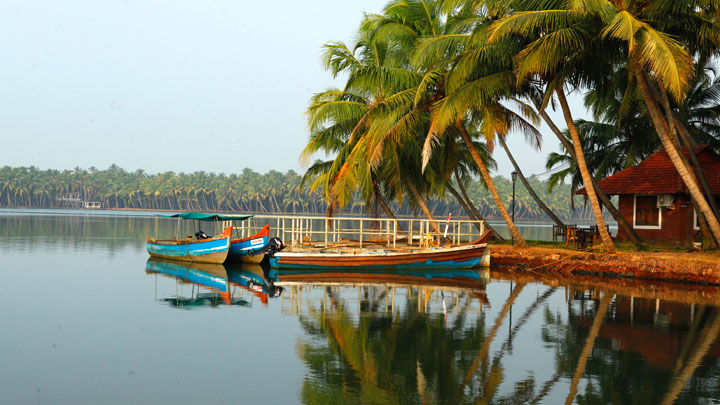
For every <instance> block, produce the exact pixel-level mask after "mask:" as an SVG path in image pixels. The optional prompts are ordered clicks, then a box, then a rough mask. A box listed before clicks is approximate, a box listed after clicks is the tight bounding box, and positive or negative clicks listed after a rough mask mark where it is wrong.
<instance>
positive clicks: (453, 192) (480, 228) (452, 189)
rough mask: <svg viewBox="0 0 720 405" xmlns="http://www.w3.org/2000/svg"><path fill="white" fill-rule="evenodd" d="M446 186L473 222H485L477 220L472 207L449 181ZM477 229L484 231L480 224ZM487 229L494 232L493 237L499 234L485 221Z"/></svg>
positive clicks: (476, 225) (480, 219)
mask: <svg viewBox="0 0 720 405" xmlns="http://www.w3.org/2000/svg"><path fill="white" fill-rule="evenodd" d="M445 186H446V187H447V189H448V191H449V192H450V194H452V195H453V196H454V197H455V199H457V200H458V202H459V203H460V205H462V207H463V210H465V212H466V213H467V214H468V217H470V219H472V220H473V221H484V220H483V219H482V218H477V217H476V216H475V214H474V213H473V212H472V210H471V209H470V207H469V206H468V205H467V203H466V202H465V200H463V198H462V196H461V195H460V193H458V191H457V190H455V187H453V186H452V184H450V182H449V181H448V182H446V183H445ZM475 228H476V229H477V230H478V231H482V226H480V224H478V223H475ZM485 229H486V230H489V231H493V235H496V234H497V232H495V230H494V229H493V228H492V227H491V226H490V225H488V223H487V221H485Z"/></svg>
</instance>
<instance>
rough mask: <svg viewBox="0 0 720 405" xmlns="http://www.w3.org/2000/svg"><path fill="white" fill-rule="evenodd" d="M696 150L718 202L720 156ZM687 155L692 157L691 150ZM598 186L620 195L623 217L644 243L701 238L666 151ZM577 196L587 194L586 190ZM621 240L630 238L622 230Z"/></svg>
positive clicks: (701, 148) (704, 149)
mask: <svg viewBox="0 0 720 405" xmlns="http://www.w3.org/2000/svg"><path fill="white" fill-rule="evenodd" d="M693 150H694V152H695V155H696V156H697V158H698V161H699V162H700V167H701V168H702V169H703V172H704V174H705V178H706V179H707V181H708V184H709V185H710V189H711V190H712V193H713V197H714V198H715V201H718V202H720V155H718V154H717V153H715V152H714V151H713V150H712V148H710V147H709V146H707V145H700V146H695V147H694V148H693ZM683 153H684V154H685V156H686V157H687V156H688V150H687V149H685V150H684V151H683ZM696 176H697V173H696ZM598 186H599V187H600V188H601V189H602V190H603V192H605V194H607V195H617V196H619V201H618V210H619V211H620V214H621V215H622V216H623V217H624V218H625V219H626V220H627V222H628V223H629V224H630V225H631V226H632V227H633V229H635V232H637V234H638V235H639V236H640V237H641V238H642V239H643V240H644V241H646V242H652V243H661V244H671V245H682V246H687V245H690V244H691V243H692V242H693V241H697V240H700V239H701V236H700V226H699V224H698V220H697V213H696V212H695V209H694V207H693V204H692V201H691V200H690V195H689V193H688V190H687V187H685V183H683V181H682V179H681V178H680V175H679V174H678V173H677V171H676V170H675V166H673V164H672V161H670V158H669V157H668V155H667V152H665V149H664V148H663V149H660V150H659V151H657V152H655V153H653V154H652V155H650V156H648V157H647V158H646V159H645V160H643V161H642V162H640V164H638V165H637V166H633V167H630V168H628V169H625V170H623V171H620V172H618V173H615V174H613V175H612V176H610V177H608V178H605V179H603V180H600V181H599V182H598ZM577 194H583V195H585V194H586V192H585V189H584V188H583V189H581V190H578V191H577ZM617 239H618V240H627V239H628V236H627V234H626V233H625V232H623V230H622V228H620V229H619V230H618V235H617Z"/></svg>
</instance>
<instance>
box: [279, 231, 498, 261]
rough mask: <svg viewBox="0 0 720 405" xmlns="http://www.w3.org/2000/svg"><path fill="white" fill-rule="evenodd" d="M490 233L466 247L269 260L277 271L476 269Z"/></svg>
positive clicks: (300, 254) (288, 255)
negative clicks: (323, 269)
mask: <svg viewBox="0 0 720 405" xmlns="http://www.w3.org/2000/svg"><path fill="white" fill-rule="evenodd" d="M489 238H490V233H489V232H488V233H486V234H485V235H483V236H482V237H481V238H480V239H478V240H477V241H475V242H473V243H472V244H469V245H461V246H453V247H447V248H430V249H412V250H410V249H407V250H360V249H358V250H356V251H348V252H342V253H341V252H333V253H322V252H279V253H276V254H275V256H274V257H271V258H270V266H272V267H273V268H277V269H322V268H325V269H361V268H363V269H418V270H428V269H436V268H454V269H458V268H472V267H475V266H478V265H479V264H480V262H481V260H482V256H483V253H484V252H485V249H486V248H487V240H488V239H489Z"/></svg>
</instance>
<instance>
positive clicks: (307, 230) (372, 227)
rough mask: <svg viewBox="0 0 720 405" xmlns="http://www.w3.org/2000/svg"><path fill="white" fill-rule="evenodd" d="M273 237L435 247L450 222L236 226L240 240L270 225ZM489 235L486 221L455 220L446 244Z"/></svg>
mask: <svg viewBox="0 0 720 405" xmlns="http://www.w3.org/2000/svg"><path fill="white" fill-rule="evenodd" d="M266 224H269V225H270V236H277V237H279V238H280V239H282V241H283V243H285V244H286V245H288V246H298V245H301V244H309V245H315V246H318V245H321V246H331V245H333V244H334V245H338V244H343V243H356V244H359V245H360V247H362V246H363V245H368V244H376V245H377V244H382V245H386V246H387V247H396V246H397V245H398V244H406V245H432V244H435V245H437V244H440V243H442V242H441V240H442V237H443V235H444V232H445V224H446V221H443V220H437V221H430V220H427V219H415V218H398V219H397V220H394V219H391V218H360V217H331V218H327V217H320V216H294V215H255V216H254V217H252V218H250V219H248V220H246V221H243V222H241V223H235V224H234V225H235V226H236V231H237V232H238V233H239V234H240V237H248V236H251V235H253V234H255V233H257V232H258V231H260V229H261V228H262V227H263V226H264V225H266ZM484 232H485V221H471V220H462V219H461V220H457V219H454V220H451V221H450V223H449V225H448V229H447V239H446V241H448V242H450V243H452V244H453V245H457V244H461V243H466V242H470V241H473V240H475V239H477V238H479V237H480V235H482V234H483V233H484Z"/></svg>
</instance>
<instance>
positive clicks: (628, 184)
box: [577, 145, 720, 194]
mask: <svg viewBox="0 0 720 405" xmlns="http://www.w3.org/2000/svg"><path fill="white" fill-rule="evenodd" d="M693 150H694V151H695V154H696V155H697V156H698V160H699V161H700V166H701V167H702V168H703V171H704V172H705V178H706V179H707V180H708V183H709V185H710V189H711V190H712V191H713V194H720V155H718V154H717V153H715V152H714V151H713V150H712V149H711V148H710V147H708V146H707V145H700V146H696V147H694V148H693ZM683 153H684V154H685V156H686V157H687V156H688V153H687V149H686V150H684V151H683ZM696 175H697V173H696ZM598 185H599V186H600V188H601V189H602V190H603V191H604V192H605V194H677V193H687V192H688V191H687V187H685V183H683V181H682V178H680V175H679V174H678V173H677V171H676V170H675V166H674V165H673V164H672V161H670V157H668V155H667V153H666V152H665V149H664V148H663V149H660V150H659V151H657V152H655V153H653V154H652V155H650V156H648V157H647V158H646V159H645V160H643V161H642V162H640V164H638V165H637V166H633V167H630V168H627V169H625V170H623V171H620V172H618V173H615V174H613V175H612V176H610V177H608V178H606V179H603V180H600V181H599V182H598ZM577 194H586V192H585V189H584V188H583V189H580V190H578V191H577Z"/></svg>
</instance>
